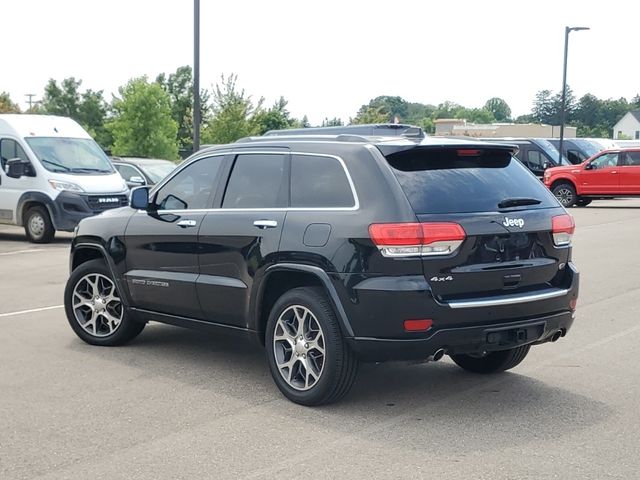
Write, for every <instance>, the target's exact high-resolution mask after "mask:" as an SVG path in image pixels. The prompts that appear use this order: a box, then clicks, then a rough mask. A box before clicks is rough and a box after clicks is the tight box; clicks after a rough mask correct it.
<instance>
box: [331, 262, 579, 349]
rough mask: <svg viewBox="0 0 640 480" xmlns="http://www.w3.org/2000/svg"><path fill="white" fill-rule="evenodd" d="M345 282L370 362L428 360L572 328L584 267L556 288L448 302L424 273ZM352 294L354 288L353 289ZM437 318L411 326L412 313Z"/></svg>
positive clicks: (355, 340)
mask: <svg viewBox="0 0 640 480" xmlns="http://www.w3.org/2000/svg"><path fill="white" fill-rule="evenodd" d="M354 283H355V285H354V286H353V287H351V288H350V289H349V288H347V289H344V287H345V286H347V285H348V284H347V283H346V282H345V279H344V278H343V279H341V281H340V282H339V283H338V284H337V285H342V286H343V290H338V291H339V292H340V294H342V295H343V296H342V297H341V300H342V304H343V306H344V307H345V311H346V313H347V317H348V318H349V321H350V324H351V327H352V330H353V332H354V335H353V336H350V338H348V341H349V342H350V343H351V347H352V348H353V349H354V351H355V352H357V354H358V355H359V356H360V358H361V359H363V360H367V361H383V360H413V359H416V360H417V359H425V358H427V357H429V356H430V355H432V354H433V353H435V352H436V351H437V350H439V349H442V348H443V349H445V350H446V351H447V353H454V354H455V353H473V352H482V351H492V350H504V349H508V348H513V347H514V346H518V345H524V344H532V343H543V342H546V341H548V340H550V339H551V337H552V336H553V335H554V334H555V333H556V332H558V331H560V332H561V334H562V335H565V334H566V333H567V331H568V330H569V328H570V327H571V325H572V323H573V319H574V315H575V313H574V312H573V310H572V308H573V306H574V305H575V303H574V302H575V301H576V300H577V298H578V289H579V273H578V271H577V270H576V268H575V267H574V266H573V264H572V263H568V264H567V265H566V268H565V273H564V275H563V278H562V281H561V282H560V284H558V285H557V286H556V287H551V286H550V285H549V286H548V287H547V288H544V289H539V290H525V291H520V292H517V291H514V292H511V293H507V292H505V293H504V294H502V295H497V296H496V295H494V296H485V297H474V298H463V299H457V300H451V301H449V302H443V301H441V300H438V299H437V297H436V296H434V294H433V293H432V292H431V289H430V288H429V284H428V283H427V282H426V281H425V279H424V277H420V276H414V277H377V278H375V277H374V278H369V279H364V280H360V281H359V282H354ZM345 293H346V295H345ZM409 319H431V320H432V322H433V326H432V327H431V328H430V329H429V330H427V331H426V332H406V331H405V330H404V326H403V324H404V320H409Z"/></svg>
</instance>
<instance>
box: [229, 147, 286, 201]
mask: <svg viewBox="0 0 640 480" xmlns="http://www.w3.org/2000/svg"><path fill="white" fill-rule="evenodd" d="M286 158H287V157H286V155H282V154H247V155H238V157H237V159H236V162H235V164H234V166H233V170H232V171H231V177H230V178H229V183H228V185H227V191H226V193H225V195H224V201H223V202H222V206H223V208H276V207H286V206H287V203H288V201H287V197H288V191H287V184H288V182H287V181H286V180H285V177H286V173H287V172H286V169H285V165H286V163H285V162H286Z"/></svg>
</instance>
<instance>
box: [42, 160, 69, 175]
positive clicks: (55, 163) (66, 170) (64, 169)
mask: <svg viewBox="0 0 640 480" xmlns="http://www.w3.org/2000/svg"><path fill="white" fill-rule="evenodd" d="M40 161H41V162H42V163H48V164H49V165H51V166H53V167H58V168H62V170H63V171H65V172H70V171H71V169H70V168H69V167H67V166H66V165H62V164H61V163H58V162H53V161H51V160H47V159H46V158H41V159H40Z"/></svg>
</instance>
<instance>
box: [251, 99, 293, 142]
mask: <svg viewBox="0 0 640 480" xmlns="http://www.w3.org/2000/svg"><path fill="white" fill-rule="evenodd" d="M287 103H288V102H287V101H286V100H285V98H284V97H280V98H279V99H278V101H276V102H275V103H274V104H273V106H272V107H271V108H270V109H268V110H259V111H256V112H255V113H254V114H253V116H252V117H251V119H250V120H249V124H250V131H252V132H255V134H257V135H263V134H265V133H266V132H268V131H269V130H284V129H287V128H291V126H292V125H293V122H294V120H293V119H291V118H290V116H289V111H288V110H287Z"/></svg>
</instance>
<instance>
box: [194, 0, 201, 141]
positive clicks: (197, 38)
mask: <svg viewBox="0 0 640 480" xmlns="http://www.w3.org/2000/svg"><path fill="white" fill-rule="evenodd" d="M199 149H200V0H193V152H194V153H195V152H197V151H198V150H199Z"/></svg>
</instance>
